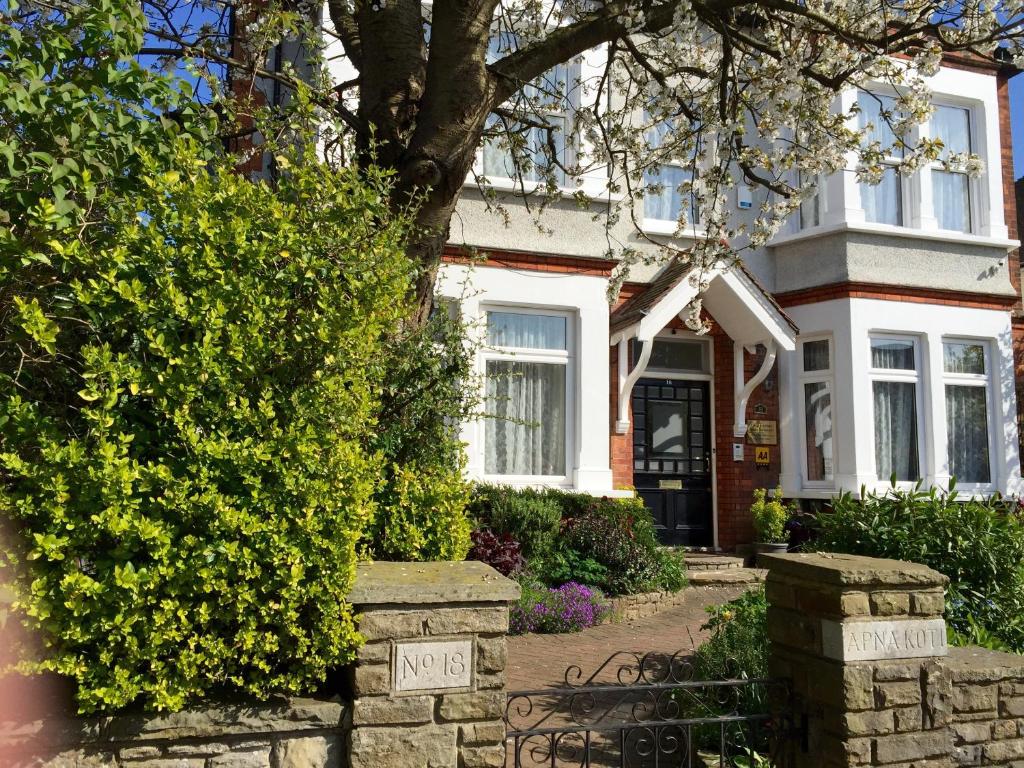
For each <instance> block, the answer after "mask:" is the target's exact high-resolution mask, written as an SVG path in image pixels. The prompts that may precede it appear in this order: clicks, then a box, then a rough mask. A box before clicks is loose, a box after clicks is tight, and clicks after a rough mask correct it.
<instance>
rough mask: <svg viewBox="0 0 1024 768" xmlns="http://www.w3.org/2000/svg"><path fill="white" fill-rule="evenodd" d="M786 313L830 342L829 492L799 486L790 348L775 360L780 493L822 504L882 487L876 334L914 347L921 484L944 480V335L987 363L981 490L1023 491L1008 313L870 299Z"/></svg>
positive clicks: (799, 415)
mask: <svg viewBox="0 0 1024 768" xmlns="http://www.w3.org/2000/svg"><path fill="white" fill-rule="evenodd" d="M788 312H789V313H790V315H791V316H792V317H793V319H794V321H795V322H796V323H797V325H799V326H800V331H801V334H802V335H806V336H813V335H816V334H822V333H830V334H831V335H832V339H833V345H834V346H833V349H834V352H833V354H834V377H835V379H834V390H833V401H832V410H833V445H834V446H835V457H834V458H835V469H834V472H835V488H834V489H832V490H822V489H814V490H808V489H806V488H805V487H804V482H803V462H802V457H801V455H800V450H801V449H800V433H799V430H801V429H802V428H803V402H802V397H801V391H800V386H799V380H798V374H799V365H800V346H799V344H798V345H797V351H796V352H791V353H785V355H784V357H783V356H780V359H781V362H780V373H781V377H780V379H781V385H782V392H781V398H782V401H783V403H782V408H781V411H782V413H781V414H780V422H781V423H780V425H779V426H780V432H781V433H782V434H781V436H780V443H781V449H782V457H781V458H782V475H781V482H782V485H783V490H784V492H785V493H786V495H787V496H798V497H806V498H827V497H829V496H831V495H832V494H833V493H834V491H835V490H840V489H845V490H848V491H851V492H853V493H859V491H860V488H861V486H862V485H863V486H866V487H867V488H868V489H869V490H870V489H875V490H879V491H884V490H885V489H886V488H888V487H889V483H888V481H884V480H883V481H880V480H878V478H877V474H876V471H875V456H874V445H875V444H874V423H873V413H872V412H873V402H872V400H873V398H872V386H871V379H870V377H869V375H868V369H869V367H870V359H871V353H870V337H871V336H872V335H874V334H884V333H890V334H900V335H903V336H913V337H915V338H916V339H917V340H918V343H919V346H920V366H921V381H920V385H919V386H920V389H921V393H920V396H919V400H918V408H919V413H918V416H919V421H920V422H921V423H922V425H923V430H922V431H923V440H922V444H921V446H920V456H919V461H920V468H921V474H922V477H923V478H924V486H925V487H930V486H933V485H934V486H938V487H940V488H945V487H947V485H948V483H949V466H948V461H947V455H946V412H945V389H944V383H943V370H942V342H943V339H945V338H958V339H971V340H977V341H980V342H982V343H984V344H985V346H986V347H987V349H988V352H989V360H990V361H991V366H990V367H991V371H990V379H991V381H990V385H989V386H990V389H989V403H990V414H989V425H990V427H989V428H990V431H991V432H992V438H993V439H992V440H991V443H992V454H991V459H990V460H991V463H992V480H993V483H992V486H991V488H989V489H987V490H988V492H991V491H994V490H998V491H1000V492H1001V493H1004V494H1016V493H1020V492H1021V490H1022V488H1021V476H1020V456H1019V451H1018V447H1017V446H1018V438H1017V416H1016V415H1017V403H1016V395H1015V391H1014V390H1015V388H1014V363H1013V346H1012V339H1013V334H1012V329H1011V325H1010V315H1009V313H1008V312H1005V311H1000V310H989V309H970V308H964V307H948V306H940V305H934V304H917V303H904V302H896V301H880V300H875V299H836V300H833V301H826V302H821V303H818V304H808V305H804V306H798V307H792V308H790V309H789V310H788Z"/></svg>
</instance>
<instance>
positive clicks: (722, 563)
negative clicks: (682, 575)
mask: <svg viewBox="0 0 1024 768" xmlns="http://www.w3.org/2000/svg"><path fill="white" fill-rule="evenodd" d="M683 557H684V558H685V559H686V569H687V570H688V571H724V570H730V569H737V568H742V567H743V558H742V557H736V556H735V555H721V554H717V553H712V552H685V553H684V554H683Z"/></svg>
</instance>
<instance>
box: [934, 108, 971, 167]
mask: <svg viewBox="0 0 1024 768" xmlns="http://www.w3.org/2000/svg"><path fill="white" fill-rule="evenodd" d="M931 129H932V130H931V132H932V138H935V139H942V147H943V149H942V152H943V155H948V154H950V153H953V152H956V153H960V152H970V151H971V113H970V112H968V111H967V110H966V109H963V108H961V107H946V106H937V107H935V112H934V113H932V118H931Z"/></svg>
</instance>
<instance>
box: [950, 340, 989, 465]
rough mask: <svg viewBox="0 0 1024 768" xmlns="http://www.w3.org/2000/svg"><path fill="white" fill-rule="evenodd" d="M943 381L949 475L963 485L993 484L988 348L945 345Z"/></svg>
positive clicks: (962, 343)
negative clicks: (990, 455)
mask: <svg viewBox="0 0 1024 768" xmlns="http://www.w3.org/2000/svg"><path fill="white" fill-rule="evenodd" d="M942 371H943V373H942V377H943V383H944V385H945V396H946V445H947V457H948V459H949V474H950V475H951V476H953V477H955V478H956V479H957V481H958V482H959V483H961V484H964V485H988V484H990V483H991V482H992V463H991V461H990V459H989V406H988V400H989V390H990V386H989V361H988V350H987V347H986V345H985V344H983V343H981V342H975V341H952V340H950V341H944V342H943V344H942Z"/></svg>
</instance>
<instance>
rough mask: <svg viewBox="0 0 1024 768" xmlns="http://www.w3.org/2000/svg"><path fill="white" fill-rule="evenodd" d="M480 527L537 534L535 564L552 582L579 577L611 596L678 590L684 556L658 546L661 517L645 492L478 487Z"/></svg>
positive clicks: (531, 556)
mask: <svg viewBox="0 0 1024 768" xmlns="http://www.w3.org/2000/svg"><path fill="white" fill-rule="evenodd" d="M470 509H471V511H472V514H473V515H474V517H476V519H477V520H478V522H479V523H480V524H481V525H486V526H490V527H491V528H493V529H494V530H495V531H499V532H508V533H511V534H512V535H513V536H515V537H516V538H517V539H519V540H521V541H524V537H532V539H533V543H532V544H531V547H530V548H529V549H527V548H526V547H525V546H524V555H526V557H527V560H528V561H529V562H528V569H529V570H530V572H531V573H533V574H534V575H535V576H536V577H537V578H539V579H542V580H543V581H544V582H545V583H547V584H550V585H552V586H558V585H560V584H563V583H565V582H567V581H576V582H579V583H582V584H589V585H592V586H596V587H599V588H600V589H601V590H603V591H604V592H606V593H607V594H611V595H622V594H634V593H636V592H645V591H654V590H661V589H665V590H673V591H675V590H678V589H681V588H682V587H683V586H684V585H685V583H686V577H685V567H684V565H683V560H682V556H681V555H676V554H673V553H670V552H667V551H665V550H662V549H661V548H660V547H659V546H658V540H657V535H656V532H655V530H654V520H653V518H652V517H651V513H650V511H649V510H648V509H647V508H646V507H645V506H644V504H643V501H642V500H641V499H639V498H623V499H612V498H606V497H601V498H598V497H595V496H590V495H588V494H585V493H572V492H569V491H563V490H560V489H556V488H547V489H533V488H512V487H509V486H493V485H479V486H477V487H476V489H475V490H474V493H473V500H472V502H471V503H470Z"/></svg>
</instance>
